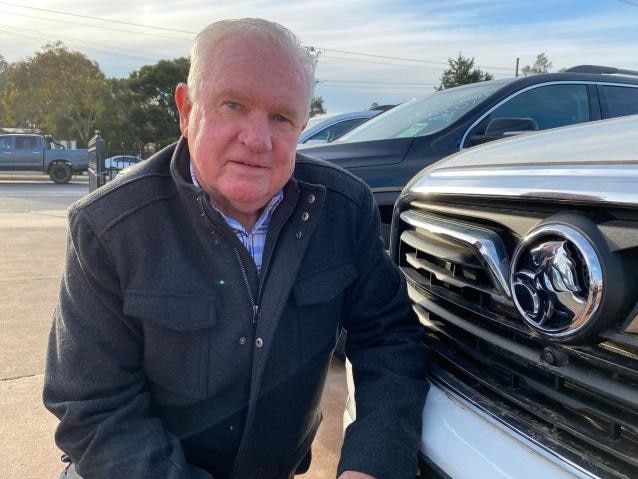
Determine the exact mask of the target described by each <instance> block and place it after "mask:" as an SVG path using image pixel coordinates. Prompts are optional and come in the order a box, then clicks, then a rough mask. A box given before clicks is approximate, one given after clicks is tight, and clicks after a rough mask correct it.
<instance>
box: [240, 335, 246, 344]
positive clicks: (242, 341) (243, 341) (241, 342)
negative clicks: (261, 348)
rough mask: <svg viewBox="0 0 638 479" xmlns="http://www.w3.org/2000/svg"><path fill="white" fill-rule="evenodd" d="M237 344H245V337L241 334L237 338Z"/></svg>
mask: <svg viewBox="0 0 638 479" xmlns="http://www.w3.org/2000/svg"><path fill="white" fill-rule="evenodd" d="M239 344H246V337H245V336H242V337H241V338H239Z"/></svg>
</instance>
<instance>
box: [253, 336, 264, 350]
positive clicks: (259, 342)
mask: <svg viewBox="0 0 638 479" xmlns="http://www.w3.org/2000/svg"><path fill="white" fill-rule="evenodd" d="M263 345H264V340H263V339H261V338H257V339H255V346H257V347H258V348H261V347H262V346H263Z"/></svg>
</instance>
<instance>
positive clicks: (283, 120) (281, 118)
mask: <svg viewBox="0 0 638 479" xmlns="http://www.w3.org/2000/svg"><path fill="white" fill-rule="evenodd" d="M275 121H278V122H281V123H292V122H291V121H290V120H289V119H288V118H286V117H285V116H283V115H275Z"/></svg>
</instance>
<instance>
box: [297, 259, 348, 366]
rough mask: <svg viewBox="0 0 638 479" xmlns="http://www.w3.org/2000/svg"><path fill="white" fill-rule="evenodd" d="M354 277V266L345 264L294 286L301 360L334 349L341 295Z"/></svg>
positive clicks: (328, 268)
mask: <svg viewBox="0 0 638 479" xmlns="http://www.w3.org/2000/svg"><path fill="white" fill-rule="evenodd" d="M357 277H358V273H357V269H356V268H355V267H354V264H353V263H352V262H351V261H346V262H342V263H337V264H333V265H329V266H327V267H326V268H324V269H322V270H319V271H317V272H315V273H313V274H310V275H306V276H302V277H301V278H300V279H298V280H297V282H296V283H295V286H294V287H293V294H294V297H295V302H296V304H297V311H298V321H299V331H300V339H301V352H302V355H303V356H304V357H305V358H308V357H310V356H312V355H314V354H315V353H318V352H321V351H325V350H332V349H333V348H334V346H335V344H336V339H337V334H338V332H339V322H340V321H341V312H342V306H343V301H344V293H345V292H346V289H347V288H348V286H350V284H352V282H353V281H354V280H355V279H357Z"/></svg>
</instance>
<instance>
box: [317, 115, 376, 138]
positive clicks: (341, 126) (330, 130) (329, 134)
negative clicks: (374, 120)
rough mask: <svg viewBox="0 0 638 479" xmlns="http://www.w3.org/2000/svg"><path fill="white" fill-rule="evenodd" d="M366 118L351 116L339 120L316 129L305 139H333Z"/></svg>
mask: <svg viewBox="0 0 638 479" xmlns="http://www.w3.org/2000/svg"><path fill="white" fill-rule="evenodd" d="M366 120H367V118H351V119H350V120H344V121H340V122H338V123H335V124H334V125H330V126H329V127H327V128H325V129H323V130H321V131H318V132H317V133H315V134H314V135H312V136H311V137H310V138H308V139H307V140H306V141H309V140H324V141H333V140H336V139H337V138H339V137H340V136H341V135H343V134H344V133H346V132H347V131H350V130H352V129H353V128H354V127H355V126H357V125H360V124H361V123H363V122H364V121H366Z"/></svg>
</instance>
